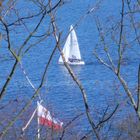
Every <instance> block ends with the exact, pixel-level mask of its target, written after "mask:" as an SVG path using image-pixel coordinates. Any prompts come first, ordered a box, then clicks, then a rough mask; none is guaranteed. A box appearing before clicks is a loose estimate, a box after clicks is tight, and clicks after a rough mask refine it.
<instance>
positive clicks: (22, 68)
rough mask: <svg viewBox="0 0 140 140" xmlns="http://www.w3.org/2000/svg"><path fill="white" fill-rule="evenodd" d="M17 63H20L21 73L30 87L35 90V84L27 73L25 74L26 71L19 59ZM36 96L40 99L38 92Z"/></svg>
mask: <svg viewBox="0 0 140 140" xmlns="http://www.w3.org/2000/svg"><path fill="white" fill-rule="evenodd" d="M19 65H20V68H21V71H22V72H23V74H24V76H25V78H26V79H27V81H28V83H29V84H30V85H31V87H32V88H33V89H34V91H35V92H37V89H36V88H35V86H34V85H33V83H32V82H31V80H30V79H29V77H28V75H27V73H26V71H25V69H24V67H23V65H22V63H21V61H19ZM38 97H39V100H40V101H42V99H41V96H40V94H38Z"/></svg>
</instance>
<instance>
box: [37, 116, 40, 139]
mask: <svg viewBox="0 0 140 140" xmlns="http://www.w3.org/2000/svg"><path fill="white" fill-rule="evenodd" d="M37 139H38V140H40V125H39V117H38V115H37Z"/></svg>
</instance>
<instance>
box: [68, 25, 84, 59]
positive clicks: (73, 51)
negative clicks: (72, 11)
mask: <svg viewBox="0 0 140 140" xmlns="http://www.w3.org/2000/svg"><path fill="white" fill-rule="evenodd" d="M70 31H71V34H70V52H69V58H75V59H81V54H80V50H79V44H78V40H77V36H76V33H75V30H74V29H73V27H72V25H71V27H70Z"/></svg>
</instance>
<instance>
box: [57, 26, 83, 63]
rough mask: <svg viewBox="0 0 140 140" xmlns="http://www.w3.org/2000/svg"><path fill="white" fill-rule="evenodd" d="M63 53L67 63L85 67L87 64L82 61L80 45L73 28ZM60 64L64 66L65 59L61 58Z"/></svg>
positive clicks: (71, 27)
mask: <svg viewBox="0 0 140 140" xmlns="http://www.w3.org/2000/svg"><path fill="white" fill-rule="evenodd" d="M63 53H64V57H65V61H66V62H67V63H68V64H70V65H84V64H85V62H84V61H82V59H81V53H80V49H79V44H78V40H77V36H76V32H75V30H74V28H73V26H72V25H71V26H70V32H69V35H68V37H67V39H66V42H65V45H64V48H63ZM58 62H59V64H63V63H64V62H63V59H62V57H61V56H60V57H59V61H58Z"/></svg>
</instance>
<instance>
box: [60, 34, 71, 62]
mask: <svg viewBox="0 0 140 140" xmlns="http://www.w3.org/2000/svg"><path fill="white" fill-rule="evenodd" d="M69 51H70V34H69V35H68V37H67V40H66V43H65V45H64V48H63V54H64V57H65V60H66V62H67V61H68V58H69ZM59 63H63V60H62V56H61V55H60V57H59Z"/></svg>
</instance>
